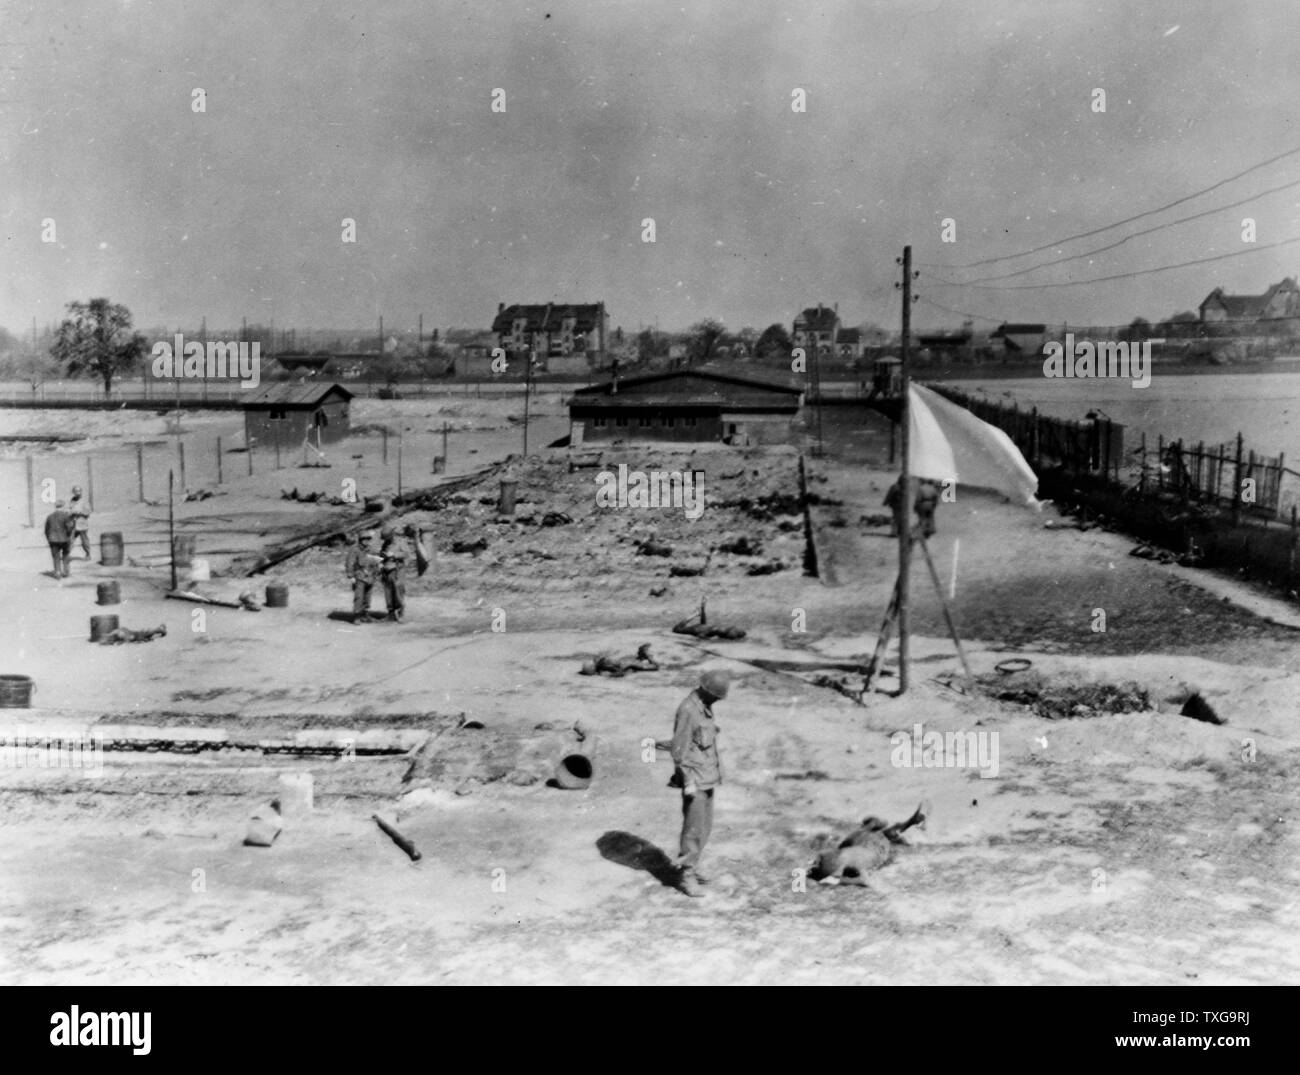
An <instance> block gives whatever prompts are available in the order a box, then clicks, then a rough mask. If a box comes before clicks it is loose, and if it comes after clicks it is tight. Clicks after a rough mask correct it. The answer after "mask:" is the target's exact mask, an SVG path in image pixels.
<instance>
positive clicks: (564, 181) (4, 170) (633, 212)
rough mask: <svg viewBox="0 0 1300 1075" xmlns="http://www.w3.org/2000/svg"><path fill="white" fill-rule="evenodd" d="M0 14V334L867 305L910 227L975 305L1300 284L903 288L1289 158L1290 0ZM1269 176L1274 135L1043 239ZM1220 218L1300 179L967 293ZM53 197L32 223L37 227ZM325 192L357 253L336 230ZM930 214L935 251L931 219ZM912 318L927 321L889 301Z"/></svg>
mask: <svg viewBox="0 0 1300 1075" xmlns="http://www.w3.org/2000/svg"><path fill="white" fill-rule="evenodd" d="M0 11H2V12H3V15H2V16H0V40H3V42H4V48H3V56H4V61H3V65H2V67H0V223H2V224H3V230H2V232H0V234H2V235H3V240H4V251H3V254H4V258H3V265H4V274H3V277H0V325H4V326H6V327H8V328H9V329H11V330H13V331H18V332H21V331H30V328H31V322H32V318H33V317H36V318H37V319H38V320H39V321H40V322H41V323H42V324H43V323H45V322H46V321H55V320H57V319H58V317H59V316H60V314H61V311H62V308H63V305H64V304H65V303H66V302H68V301H69V300H72V299H78V298H80V299H85V298H89V297H91V296H95V295H108V296H109V297H111V298H112V299H113V300H114V301H118V302H124V303H126V304H127V305H128V306H129V307H130V308H131V309H132V311H133V312H134V313H135V315H136V321H137V324H140V325H155V324H169V325H175V324H178V323H183V324H192V323H197V322H198V319H199V318H200V316H203V315H206V316H207V318H208V322H209V325H212V326H225V325H234V324H237V323H238V320H239V318H240V317H241V316H247V317H248V319H249V320H250V322H252V321H260V322H266V321H269V320H271V319H274V321H275V323H276V325H277V326H279V327H285V326H294V325H297V326H302V327H307V326H315V327H326V326H330V327H334V326H338V327H344V326H363V325H369V324H373V322H374V319H375V318H376V317H378V316H379V315H381V314H382V315H383V316H384V319H385V324H386V325H391V326H392V327H394V328H405V327H408V326H409V327H413V326H414V324H415V320H416V316H417V315H418V314H421V313H422V314H423V315H424V318H425V325H426V328H427V327H430V326H433V325H441V326H446V325H480V326H486V325H487V323H488V322H489V321H490V320H491V318H492V316H493V315H494V314H495V312H496V308H497V302H498V301H504V302H521V301H523V302H546V301H552V300H555V301H594V300H596V299H600V298H603V299H604V300H605V302H606V304H607V305H608V307H609V311H610V317H611V323H612V324H621V325H623V326H624V327H625V328H629V329H635V328H636V327H637V326H638V324H642V323H646V324H649V323H654V322H655V321H656V320H658V321H659V322H660V324H661V325H662V327H664V328H678V327H684V326H686V325H687V324H689V323H690V322H692V321H694V320H697V319H699V318H701V317H705V316H712V317H717V318H719V319H721V320H722V321H724V322H725V323H726V324H727V325H729V326H730V327H732V328H739V327H741V326H742V325H754V326H757V327H762V326H764V325H767V324H768V323H770V322H772V321H785V322H788V321H789V320H790V318H791V317H792V316H793V315H794V313H795V312H796V311H797V310H798V309H800V308H801V307H802V306H805V305H809V304H814V303H816V302H818V301H822V302H826V303H839V308H840V313H841V316H842V317H843V318H845V319H846V320H847V321H849V322H851V323H853V322H858V321H861V320H864V319H867V318H871V319H875V320H877V321H879V322H881V323H882V324H885V325H887V326H889V327H897V324H898V303H897V300H896V298H895V296H894V293H893V291H892V282H893V281H894V280H895V279H896V278H897V273H898V269H897V267H896V265H895V264H894V258H895V257H896V256H897V255H898V254H899V253H900V251H901V248H902V246H903V245H904V244H905V243H909V242H910V243H911V244H912V245H913V247H914V249H915V257H916V260H917V262H918V263H920V267H921V268H922V276H921V278H920V280H919V281H918V282H917V285H916V286H917V291H918V293H919V294H921V295H922V296H923V298H924V299H927V300H934V301H935V302H938V303H942V304H943V305H945V306H947V307H950V308H952V309H955V310H967V311H972V312H974V313H978V314H981V315H987V316H989V317H992V318H996V319H1002V318H1008V319H1014V320H1033V321H1039V320H1047V321H1055V322H1059V321H1074V322H1094V323H1103V322H1125V321H1128V320H1130V319H1131V318H1132V317H1134V316H1135V315H1139V314H1140V315H1143V316H1146V317H1149V318H1156V317H1162V316H1166V315H1168V314H1171V313H1173V312H1174V311H1177V310H1184V309H1195V308H1196V306H1197V305H1198V304H1199V302H1200V301H1201V299H1202V298H1203V297H1204V296H1205V294H1206V293H1207V292H1208V291H1209V290H1210V289H1211V288H1212V287H1213V286H1215V285H1216V284H1222V285H1224V286H1225V287H1226V288H1227V290H1229V291H1230V292H1259V291H1262V290H1263V289H1264V287H1265V286H1267V285H1268V284H1269V283H1271V282H1274V281H1276V280H1279V279H1281V278H1282V277H1283V276H1286V275H1293V274H1296V273H1297V271H1300V244H1296V245H1292V246H1289V247H1284V248H1282V249H1278V250H1266V251H1260V252H1257V253H1253V254H1250V255H1248V256H1244V257H1239V258H1234V259H1231V260H1227V261H1221V262H1217V263H1214V264H1210V265H1204V266H1197V267H1193V268H1184V269H1176V270H1173V271H1169V272H1164V273H1159V274H1155V275H1151V276H1143V277H1137V278H1134V279H1127V280H1120V281H1115V282H1111V283H1103V284H1096V285H1088V286H1078V287H1068V288H1055V289H1041V290H982V289H976V288H970V287H952V286H947V285H944V284H941V283H940V282H939V281H938V279H936V278H937V277H944V278H946V279H948V280H969V279H971V278H973V277H974V276H976V275H978V274H979V272H980V270H969V269H968V270H959V269H950V270H940V269H937V268H931V267H930V265H931V264H932V263H939V262H943V263H948V264H952V263H966V262H970V261H975V260H978V259H981V258H987V257H993V256H998V255H1002V254H1011V253H1016V252H1018V251H1023V250H1027V249H1029V248H1032V247H1036V246H1040V245H1043V244H1045V243H1051V242H1053V241H1054V240H1056V239H1059V238H1061V237H1063V236H1066V235H1069V234H1072V233H1075V232H1081V231H1087V230H1090V229H1093V228H1098V227H1101V226H1104V225H1106V224H1109V223H1112V222H1114V221H1117V220H1119V219H1121V218H1123V217H1127V216H1130V215H1132V214H1135V213H1139V212H1142V211H1143V210H1146V209H1149V208H1153V207H1155V206H1157V205H1160V204H1161V203H1163V202H1167V201H1172V200H1173V199H1175V198H1179V197H1182V196H1184V195H1186V194H1190V193H1192V192H1194V191H1196V190H1198V189H1200V188H1203V187H1206V186H1209V185H1210V184H1212V183H1214V182H1217V181H1218V180H1220V179H1222V178H1224V177H1226V176H1229V175H1232V174H1233V173H1235V172H1238V171H1241V170H1242V169H1244V168H1247V167H1249V166H1250V165H1252V164H1254V163H1256V162H1259V161H1263V160H1266V159H1267V158H1269V157H1272V156H1275V155H1277V154H1279V153H1282V152H1284V151H1286V150H1288V149H1291V148H1293V147H1295V146H1300V130H1297V129H1296V126H1297V123H1296V120H1297V116H1298V115H1300V62H1297V61H1298V60H1300V4H1297V3H1296V0H1276V2H1273V0H1267V2H1255V3H1252V2H1249V0H1241V2H1225V0H1215V2H1213V3H1199V2H1187V0H1179V2H1172V0H1170V2H1150V3H1135V2H1132V0H1126V2H1123V3H1116V2H1113V0H1081V2H1077V3H1076V2H1073V0H1063V2H1055V0H1023V2H1022V0H1014V2H996V0H981V2H977V3H958V2H955V0H954V2H943V0H900V2H880V3H873V2H868V0H846V2H843V3H824V4H816V3H808V2H806V0H796V2H793V3H778V2H766V0H720V2H711V3H702V2H695V0H692V2H690V3H683V2H682V0H678V2H674V3H669V2H660V0H631V2H625V0H599V2H598V0H545V2H543V3H540V4H538V3H533V4H528V3H523V2H514V3H496V2H492V0H468V2H453V0H384V2H373V3H365V2H360V0H295V2H284V0H249V2H239V0H213V2H208V0H185V2H184V3H178V2H157V3H151V2H147V0H115V2H110V0H75V2H74V0H33V2H30V3H3V2H0ZM1175 27H1177V29H1174V28H1175ZM1171 31H1172V32H1171ZM195 87H202V88H203V89H204V90H205V91H206V93H207V100H206V109H207V110H206V112H205V113H203V114H196V113H195V112H193V111H192V109H191V91H192V90H193V89H194V88H195ZM498 87H499V88H501V89H504V90H505V93H506V111H505V113H504V114H500V113H493V112H492V110H491V102H492V91H493V90H494V89H495V88H498ZM796 87H798V88H802V89H804V90H805V91H806V93H807V111H806V112H805V113H801V114H800V113H795V112H794V111H792V108H791V104H792V96H791V91H792V90H794V89H795V88H796ZM1098 87H1099V88H1102V89H1104V90H1105V92H1106V112H1105V113H1104V114H1098V113H1095V112H1093V111H1092V110H1091V107H1090V105H1091V101H1092V92H1093V90H1094V88H1098ZM1296 179H1300V155H1296V156H1293V157H1289V158H1287V159H1286V160H1283V161H1280V162H1278V163H1277V164H1274V165H1272V166H1271V167H1269V168H1267V169H1264V170H1261V171H1259V172H1256V173H1254V174H1252V175H1250V176H1248V177H1246V178H1244V179H1242V180H1239V181H1237V182H1235V183H1232V184H1230V185H1228V186H1226V187H1224V188H1222V189H1220V190H1218V191H1215V192H1213V193H1210V194H1207V195H1205V196H1204V197H1201V198H1198V199H1196V200H1194V201H1192V202H1189V203H1188V204H1187V205H1185V206H1180V207H1178V208H1177V209H1175V210H1172V211H1169V212H1167V213H1164V214H1161V215H1160V216H1158V217H1155V218H1149V219H1147V220H1144V221H1141V222H1138V223H1136V224H1133V225H1130V226H1129V227H1128V228H1127V229H1119V230H1117V231H1112V232H1107V233H1105V234H1104V235H1102V236H1099V237H1097V238H1095V239H1093V240H1091V241H1085V242H1083V243H1072V244H1068V245H1066V246H1064V247H1062V248H1061V252H1062V253H1078V252H1082V251H1084V250H1088V249H1091V247H1092V245H1105V244H1106V243H1107V242H1113V241H1114V240H1116V239H1118V238H1119V237H1121V236H1122V235H1124V234H1125V233H1126V232H1128V231H1133V230H1137V229H1139V228H1142V227H1145V226H1150V225H1151V224H1154V223H1160V222H1162V221H1166V220H1171V219H1175V218H1176V217H1178V216H1180V215H1185V214H1188V213H1191V212H1195V211H1198V210H1201V209H1206V208H1210V207H1212V206H1214V205H1218V204H1222V203H1226V202H1229V201H1235V200H1237V199H1239V198H1243V197H1245V196H1247V195H1250V194H1252V193H1254V192H1256V191H1261V190H1264V189H1267V188H1268V187H1272V186H1277V185H1279V184H1282V183H1285V182H1288V181H1290V180H1296ZM1245 216H1253V217H1254V218H1255V219H1256V221H1257V229H1258V243H1257V245H1258V246H1263V245H1265V244H1267V243H1270V242H1276V241H1279V240H1282V239H1288V238H1291V237H1294V236H1300V187H1297V188H1294V189H1292V190H1288V191H1284V192H1281V193H1278V194H1274V195H1271V196H1266V197H1261V198H1258V199H1257V200H1254V201H1252V202H1250V203H1249V204H1248V205H1247V206H1243V207H1241V208H1238V209H1231V210H1225V211H1224V212H1221V213H1216V214H1214V215H1211V216H1208V217H1206V218H1204V219H1201V220H1198V221H1195V222H1193V223H1189V224H1184V225H1180V226H1177V227H1171V228H1167V229H1162V230H1160V231H1158V232H1156V233H1154V234H1151V235H1148V236H1145V237H1140V238H1135V239H1133V240H1132V241H1131V242H1128V243H1126V244H1124V245H1123V246H1120V247H1119V248H1117V249H1115V250H1112V251H1109V252H1107V253H1104V254H1099V255H1098V256H1097V257H1096V258H1095V259H1092V260H1091V261H1089V260H1082V261H1075V262H1071V263H1069V264H1068V265H1062V266H1059V267H1056V268H1051V269H1046V270H1043V271H1042V272H1040V273H1037V274H1034V275H1030V276H1025V277H1018V278H1016V279H1011V280H1005V281H1000V282H999V283H1001V284H1003V285H1007V284H1026V283H1034V284H1036V283H1042V282H1049V281H1067V280H1082V279H1087V278H1089V277H1093V276H1101V275H1108V274H1110V273H1116V272H1126V271H1130V270H1133V269H1141V268H1146V267H1149V266H1156V265H1162V264H1171V263H1176V262H1182V261H1188V260H1192V259H1194V258H1200V257H1209V256H1212V255H1215V254H1222V253H1234V252H1237V251H1241V250H1245V249H1249V248H1248V247H1247V246H1245V245H1244V244H1243V243H1242V239H1241V221H1242V218H1243V217H1245ZM51 217H52V218H54V220H55V226H56V234H57V242H55V243H43V242H42V241H41V230H42V221H43V220H44V219H45V218H51ZM345 217H351V218H353V219H355V221H356V225H357V242H356V243H355V244H345V243H343V242H341V241H340V240H341V235H342V227H341V222H342V220H343V218H345ZM646 217H653V218H654V220H655V224H656V232H657V234H656V239H657V241H656V242H655V243H653V244H649V243H644V242H642V224H641V222H642V220H643V219H644V218H646ZM946 217H951V218H953V219H955V221H956V226H957V242H956V243H955V244H944V243H942V242H941V241H940V224H941V221H942V220H943V219H944V218H946ZM1052 256H1053V254H1052V253H1050V252H1049V253H1044V254H1039V255H1036V257H1035V258H1030V259H1022V260H1017V261H1013V262H1003V263H999V264H997V265H994V266H990V267H986V268H985V269H983V270H982V271H983V272H984V273H985V274H986V275H987V274H994V273H997V272H1006V271H1010V270H1012V269H1017V268H1021V267H1024V266H1025V265H1027V264H1030V263H1032V262H1033V261H1034V260H1046V259H1048V258H1050V257H1052ZM915 320H916V323H917V324H919V325H921V326H925V325H934V324H943V323H953V322H956V321H958V320H960V318H959V317H956V316H954V315H951V314H948V313H945V312H943V311H942V310H938V309H936V308H935V307H934V306H928V305H926V303H925V302H922V303H920V304H919V305H918V306H917V307H916V315H915Z"/></svg>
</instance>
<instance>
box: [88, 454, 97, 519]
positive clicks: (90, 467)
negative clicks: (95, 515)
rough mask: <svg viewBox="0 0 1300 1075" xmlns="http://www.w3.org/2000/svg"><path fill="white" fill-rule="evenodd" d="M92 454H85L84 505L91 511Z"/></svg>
mask: <svg viewBox="0 0 1300 1075" xmlns="http://www.w3.org/2000/svg"><path fill="white" fill-rule="evenodd" d="M94 461H95V459H94V456H92V455H87V456H86V506H87V507H88V508H90V510H91V511H94V510H95V468H94V465H93V464H94Z"/></svg>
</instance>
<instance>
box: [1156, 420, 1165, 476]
mask: <svg viewBox="0 0 1300 1075" xmlns="http://www.w3.org/2000/svg"><path fill="white" fill-rule="evenodd" d="M1164 487H1165V436H1164V434H1163V433H1157V434H1156V488H1157V489H1162V490H1163V489H1164Z"/></svg>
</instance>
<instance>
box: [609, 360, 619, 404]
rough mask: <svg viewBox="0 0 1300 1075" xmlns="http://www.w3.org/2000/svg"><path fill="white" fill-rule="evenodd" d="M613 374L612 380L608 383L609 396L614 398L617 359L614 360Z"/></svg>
mask: <svg viewBox="0 0 1300 1075" xmlns="http://www.w3.org/2000/svg"><path fill="white" fill-rule="evenodd" d="M613 373H614V379H613V380H612V381H611V382H610V385H609V394H610V395H611V396H616V395H618V359H617V358H616V359H614V365H613Z"/></svg>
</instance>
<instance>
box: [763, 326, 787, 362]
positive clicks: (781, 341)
mask: <svg viewBox="0 0 1300 1075" xmlns="http://www.w3.org/2000/svg"><path fill="white" fill-rule="evenodd" d="M793 349H794V343H793V342H792V341H791V339H790V333H788V332H787V331H786V329H785V326H784V325H781V324H776V325H768V326H767V328H765V329H764V330H763V331H762V333H761V334H760V335H759V337H758V342H757V343H756V344H754V354H755V355H756V356H757V357H759V358H769V357H779V358H788V357H789V355H790V352H791V351H792V350H793Z"/></svg>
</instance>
